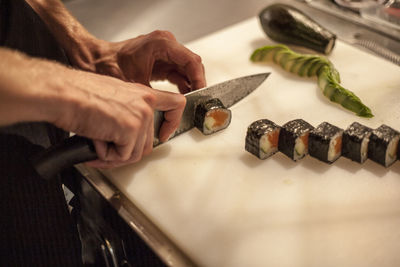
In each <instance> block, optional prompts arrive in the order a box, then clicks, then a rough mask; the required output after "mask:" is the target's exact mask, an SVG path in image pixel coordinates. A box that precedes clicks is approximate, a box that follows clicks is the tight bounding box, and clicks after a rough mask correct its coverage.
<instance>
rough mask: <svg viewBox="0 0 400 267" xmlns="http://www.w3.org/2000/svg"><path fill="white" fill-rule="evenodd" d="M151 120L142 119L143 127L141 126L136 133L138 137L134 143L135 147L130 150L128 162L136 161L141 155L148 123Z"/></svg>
mask: <svg viewBox="0 0 400 267" xmlns="http://www.w3.org/2000/svg"><path fill="white" fill-rule="evenodd" d="M150 121H151V122H152V120H144V121H143V122H144V123H145V124H144V125H143V127H141V129H140V132H139V133H138V138H137V140H136V143H135V147H134V148H133V150H132V153H131V155H130V157H129V159H128V160H127V161H129V162H132V163H133V162H137V161H139V160H140V159H141V158H142V157H143V150H144V147H145V144H146V140H147V134H148V130H147V129H148V128H149V123H150Z"/></svg>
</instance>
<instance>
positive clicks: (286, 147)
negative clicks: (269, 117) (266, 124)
mask: <svg viewBox="0 0 400 267" xmlns="http://www.w3.org/2000/svg"><path fill="white" fill-rule="evenodd" d="M313 129H314V127H313V126H312V125H311V124H309V123H308V122H306V121H304V120H302V119H297V120H292V121H289V122H287V123H286V124H284V125H282V128H281V131H280V133H279V143H278V149H279V151H280V152H282V153H283V154H285V155H286V156H288V157H289V158H291V159H292V160H294V149H295V145H296V139H297V138H299V137H300V136H302V135H303V134H305V133H307V132H309V131H311V130H313Z"/></svg>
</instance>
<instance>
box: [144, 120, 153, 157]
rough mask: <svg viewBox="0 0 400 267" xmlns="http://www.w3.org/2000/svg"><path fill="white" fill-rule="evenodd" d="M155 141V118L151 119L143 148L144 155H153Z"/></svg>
mask: <svg viewBox="0 0 400 267" xmlns="http://www.w3.org/2000/svg"><path fill="white" fill-rule="evenodd" d="M153 141H154V116H152V117H151V122H150V125H149V127H148V128H147V138H146V143H145V145H144V148H143V155H148V154H150V153H151V151H152V150H153Z"/></svg>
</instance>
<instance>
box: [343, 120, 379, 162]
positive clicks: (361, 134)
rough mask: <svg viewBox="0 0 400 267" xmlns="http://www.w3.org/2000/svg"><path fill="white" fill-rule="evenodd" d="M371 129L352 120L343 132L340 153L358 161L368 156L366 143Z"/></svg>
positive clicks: (364, 159)
mask: <svg viewBox="0 0 400 267" xmlns="http://www.w3.org/2000/svg"><path fill="white" fill-rule="evenodd" d="M371 132H372V129H371V128H369V127H367V126H364V125H362V124H360V123H358V122H353V123H352V124H351V125H350V126H349V127H348V128H347V129H346V130H345V131H344V133H343V140H342V155H343V156H344V157H346V158H349V159H351V160H353V161H356V162H358V163H364V161H366V160H367V158H368V143H369V137H370V135H371Z"/></svg>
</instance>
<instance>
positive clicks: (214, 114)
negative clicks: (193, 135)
mask: <svg viewBox="0 0 400 267" xmlns="http://www.w3.org/2000/svg"><path fill="white" fill-rule="evenodd" d="M230 123H231V111H230V110H229V109H227V108H225V106H224V105H223V104H222V102H221V100H219V99H218V98H213V99H210V100H208V101H205V102H203V103H200V104H199V105H197V107H196V111H195V118H194V125H195V126H196V127H197V128H198V129H199V130H200V131H201V132H202V133H203V134H206V135H208V134H212V133H215V132H217V131H220V130H222V129H225V128H226V127H228V126H229V124H230Z"/></svg>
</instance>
